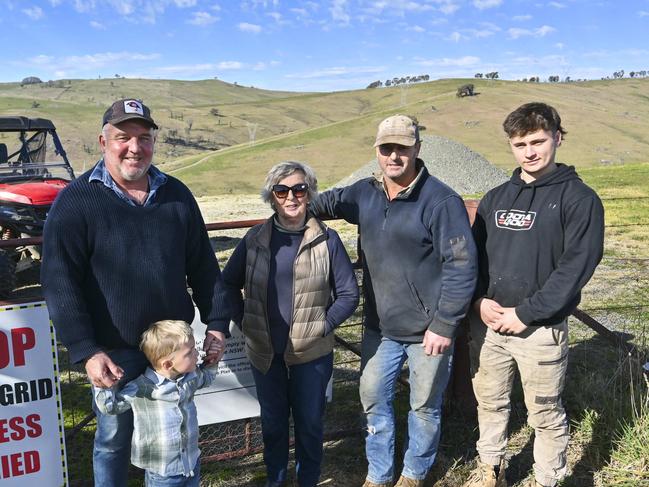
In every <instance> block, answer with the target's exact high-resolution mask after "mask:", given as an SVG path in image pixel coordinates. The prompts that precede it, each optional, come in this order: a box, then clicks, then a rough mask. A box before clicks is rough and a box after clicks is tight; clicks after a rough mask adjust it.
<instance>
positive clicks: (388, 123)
mask: <svg viewBox="0 0 649 487" xmlns="http://www.w3.org/2000/svg"><path fill="white" fill-rule="evenodd" d="M420 145H421V144H420V140H419V130H418V127H417V123H416V122H415V121H414V120H412V119H411V118H410V117H407V116H404V115H394V116H392V117H388V118H387V119H385V120H383V122H381V123H380V125H379V128H378V133H377V136H376V143H375V144H374V147H376V157H377V159H378V162H379V166H380V167H381V172H382V176H381V177H380V178H379V179H376V178H367V179H363V180H361V181H358V182H357V183H355V184H353V185H351V186H347V187H345V188H336V189H333V190H331V191H327V192H325V193H322V194H320V195H319V197H318V198H317V199H316V200H315V201H314V203H313V205H312V209H313V211H314V212H315V213H316V214H325V215H330V216H333V217H339V218H340V217H342V218H344V219H345V220H347V221H348V222H350V223H354V224H356V225H358V226H359V231H360V235H361V248H362V260H363V292H364V297H365V301H364V308H363V309H364V324H365V328H364V333H363V342H362V357H361V362H362V364H361V368H362V375H361V384H360V396H361V402H362V404H363V409H364V411H365V414H366V417H367V432H368V434H367V437H366V442H365V450H366V456H367V461H368V472H367V478H366V481H365V484H364V487H391V486H392V481H393V476H394V443H395V425H394V409H393V405H392V400H393V398H394V393H395V386H396V381H397V379H398V377H399V374H400V372H401V368H402V367H403V365H404V362H405V361H406V359H407V360H408V368H409V373H410V376H409V377H410V412H409V413H408V440H407V445H406V449H405V454H404V459H403V470H402V472H401V476H400V478H399V481H398V482H397V486H398V487H421V486H423V485H424V479H425V478H426V475H427V474H428V471H429V470H430V468H431V467H432V465H433V462H434V461H435V456H436V454H437V446H438V444H439V438H440V423H441V417H440V416H441V402H442V395H443V393H444V389H445V388H446V385H447V382H448V378H449V374H450V370H451V359H452V350H453V339H454V337H455V334H456V331H457V327H458V323H459V321H460V320H461V319H462V318H463V317H464V315H465V313H466V311H467V309H468V307H469V304H470V302H471V297H472V295H473V292H474V289H475V283H476V275H477V257H476V250H475V245H474V243H473V237H472V235H471V229H470V227H469V220H468V217H467V213H466V210H465V208H464V204H463V202H462V199H461V198H460V197H459V196H458V195H457V193H455V191H453V190H452V189H451V188H449V187H448V186H446V185H444V184H443V183H442V182H441V181H439V180H438V179H437V178H435V177H433V176H431V175H430V174H429V173H428V171H427V170H426V167H425V165H424V163H423V161H422V160H421V159H418V158H417V156H418V154H419V149H420Z"/></svg>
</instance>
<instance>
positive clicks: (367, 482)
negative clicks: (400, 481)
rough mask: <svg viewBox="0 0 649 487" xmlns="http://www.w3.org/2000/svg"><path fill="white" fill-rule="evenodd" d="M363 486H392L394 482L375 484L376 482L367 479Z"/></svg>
mask: <svg viewBox="0 0 649 487" xmlns="http://www.w3.org/2000/svg"><path fill="white" fill-rule="evenodd" d="M363 487H392V482H387V483H384V484H375V483H374V482H371V481H369V480H367V479H365V483H364V484H363Z"/></svg>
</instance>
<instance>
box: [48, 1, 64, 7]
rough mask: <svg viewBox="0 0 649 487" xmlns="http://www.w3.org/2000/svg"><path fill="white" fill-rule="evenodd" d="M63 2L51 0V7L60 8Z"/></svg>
mask: <svg viewBox="0 0 649 487" xmlns="http://www.w3.org/2000/svg"><path fill="white" fill-rule="evenodd" d="M61 1H62V0H49V2H50V5H51V6H52V7H58V6H59V5H61Z"/></svg>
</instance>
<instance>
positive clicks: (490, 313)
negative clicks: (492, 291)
mask: <svg viewBox="0 0 649 487" xmlns="http://www.w3.org/2000/svg"><path fill="white" fill-rule="evenodd" d="M473 307H474V309H475V311H476V312H477V313H479V314H480V319H481V320H482V322H483V323H484V324H485V325H487V326H488V327H489V328H491V329H492V330H494V331H498V329H497V328H496V323H497V322H498V321H499V320H500V319H502V317H503V314H504V312H505V308H503V307H502V306H500V305H499V304H498V303H497V302H496V301H494V300H493V299H489V298H481V299H478V300H477V301H476V302H475V303H474V304H473Z"/></svg>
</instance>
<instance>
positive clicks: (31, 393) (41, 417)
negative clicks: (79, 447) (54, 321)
mask: <svg viewBox="0 0 649 487" xmlns="http://www.w3.org/2000/svg"><path fill="white" fill-rule="evenodd" d="M61 404H62V402H61V392H60V388H59V380H58V369H57V355H56V338H55V336H54V328H53V327H52V325H51V323H50V318H49V315H48V313H47V308H46V307H45V303H43V302H39V303H30V304H23V305H13V306H0V486H4V485H7V486H9V485H11V486H12V487H23V486H24V487H33V486H38V487H61V486H67V485H68V476H67V470H66V463H65V437H64V434H63V424H64V423H63V410H62V408H61Z"/></svg>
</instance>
